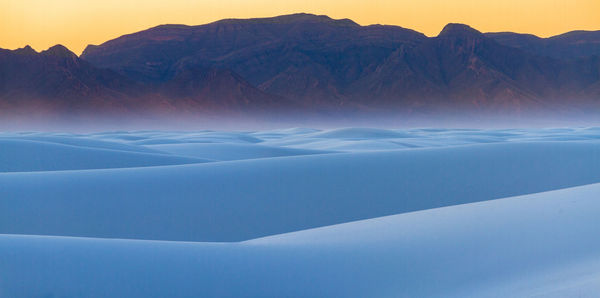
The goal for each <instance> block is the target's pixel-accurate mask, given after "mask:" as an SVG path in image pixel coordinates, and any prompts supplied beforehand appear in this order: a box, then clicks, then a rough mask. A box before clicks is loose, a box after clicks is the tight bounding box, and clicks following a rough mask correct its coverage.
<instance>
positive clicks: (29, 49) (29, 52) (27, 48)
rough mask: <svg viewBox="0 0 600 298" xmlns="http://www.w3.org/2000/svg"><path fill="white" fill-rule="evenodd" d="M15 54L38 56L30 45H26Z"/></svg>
mask: <svg viewBox="0 0 600 298" xmlns="http://www.w3.org/2000/svg"><path fill="white" fill-rule="evenodd" d="M15 53H17V54H24V55H33V54H37V52H36V51H35V50H34V49H33V48H32V47H31V46H29V45H26V46H25V47H23V48H20V49H16V50H15Z"/></svg>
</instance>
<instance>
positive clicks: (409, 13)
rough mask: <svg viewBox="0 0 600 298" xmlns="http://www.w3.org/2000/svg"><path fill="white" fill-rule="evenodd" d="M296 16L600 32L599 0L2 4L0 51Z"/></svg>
mask: <svg viewBox="0 0 600 298" xmlns="http://www.w3.org/2000/svg"><path fill="white" fill-rule="evenodd" d="M296 12H307V13H314V14H326V15H329V16H330V17H332V18H336V19H338V18H350V19H352V20H354V21H355V22H357V23H359V24H361V25H368V24H389V25H399V26H402V27H406V28H411V29H414V30H417V31H420V32H423V33H425V34H426V35H429V36H435V35H437V34H438V32H439V31H440V30H441V29H442V27H443V26H444V25H445V24H447V23H450V22H456V23H465V24H469V25H471V26H472V27H474V28H476V29H478V30H480V31H483V32H491V31H513V32H520V33H532V34H536V35H538V36H542V37H547V36H551V35H556V34H560V33H564V32H567V31H571V30H600V0H494V1H492V0H489V1H486V0H477V1H476V0H455V1H450V0H448V1H444V0H366V1H364V0H314V1H308V0H202V1H192V0H147V1H135V0H0V47H1V48H8V49H15V48H20V47H23V46H25V45H27V44H29V45H31V46H32V47H33V48H35V49H36V50H44V49H46V48H48V47H50V46H52V45H55V44H58V43H60V44H63V45H65V46H67V47H68V48H69V49H71V50H73V51H74V52H76V53H78V54H79V53H81V51H83V49H84V48H85V46H86V45H87V44H100V43H102V42H104V41H107V40H109V39H112V38H115V37H118V36H120V35H123V34H127V33H132V32H135V31H139V30H143V29H146V28H149V27H153V26H156V25H159V24H167V23H169V24H187V25H199V24H204V23H208V22H212V21H216V20H219V19H223V18H251V17H267V16H275V15H281V14H289V13H296Z"/></svg>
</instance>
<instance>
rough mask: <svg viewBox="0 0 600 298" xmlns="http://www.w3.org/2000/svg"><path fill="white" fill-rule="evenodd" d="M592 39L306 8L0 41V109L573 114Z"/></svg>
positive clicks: (584, 100) (586, 92) (593, 87)
mask: <svg viewBox="0 0 600 298" xmlns="http://www.w3.org/2000/svg"><path fill="white" fill-rule="evenodd" d="M599 39H600V37H599V32H593V31H590V32H585V31H574V32H569V33H566V34H563V35H560V36H555V37H551V38H538V37H535V36H531V35H524V34H516V33H486V34H482V33H480V32H479V31H477V30H475V29H473V28H471V27H469V26H467V25H462V24H448V25H447V26H446V27H444V28H443V30H442V31H441V32H440V34H439V35H438V36H436V37H426V36H425V35H423V34H421V33H419V32H416V31H413V30H410V29H405V28H401V27H397V26H383V25H371V26H360V25H358V24H356V23H355V22H353V21H351V20H348V19H342V20H334V19H331V18H329V17H327V16H317V15H310V14H294V15H285V16H279V17H274V18H262V19H227V20H222V21H218V22H214V23H210V24H206V25H201V26H184V25H162V26H158V27H154V28H151V29H148V30H144V31H141V32H137V33H134V34H129V35H125V36H122V37H119V38H116V39H114V40H110V41H107V42H105V43H103V44H101V45H97V46H95V45H90V46H88V47H87V48H86V49H85V51H84V52H83V54H82V55H81V56H80V57H77V56H76V55H75V54H73V53H72V52H70V51H69V50H68V49H67V48H65V47H63V46H60V45H59V46H54V47H52V48H50V49H48V50H46V51H42V52H39V53H38V52H36V51H34V50H33V49H31V48H29V47H26V48H22V49H18V50H12V51H11V50H1V51H0V106H1V107H2V114H3V115H4V116H11V117H16V118H18V117H23V115H25V116H27V117H29V116H35V115H37V116H39V117H45V118H52V117H54V118H57V119H64V118H76V119H87V118H89V117H92V118H93V117H99V116H100V115H102V116H106V117H109V116H114V117H117V118H119V117H122V116H126V117H132V118H135V117H140V118H144V117H147V116H155V117H166V118H169V117H179V118H182V117H183V118H192V119H194V118H196V117H199V116H202V117H208V116H211V115H212V116H214V115H234V116H236V117H246V116H248V117H250V118H265V117H266V118H273V119H275V120H277V118H284V119H285V118H287V117H291V116H289V115H303V116H302V117H309V118H310V117H313V118H323V119H327V118H328V117H334V118H335V117H342V118H343V117H345V116H348V115H359V116H364V115H380V114H381V113H385V114H388V115H389V114H392V115H394V114H395V115H402V117H409V118H410V117H413V118H414V117H421V116H423V117H427V116H431V115H448V114H456V113H459V114H460V113H465V112H468V113H471V114H474V115H491V116H494V117H495V116H498V115H500V116H502V115H510V116H515V115H516V116H518V117H523V115H525V116H524V117H528V115H538V114H542V115H544V114H553V115H558V116H559V117H565V115H568V116H569V117H571V116H573V117H578V116H581V115H585V114H586V113H589V112H590V111H593V110H594V109H597V108H598V98H600V58H598V55H599V54H600V46H599V44H600V43H598V40H599ZM274 115H278V116H274ZM353 117H354V116H353Z"/></svg>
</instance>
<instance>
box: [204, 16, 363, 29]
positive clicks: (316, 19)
mask: <svg viewBox="0 0 600 298" xmlns="http://www.w3.org/2000/svg"><path fill="white" fill-rule="evenodd" d="M216 23H221V24H236V23H271V24H293V23H331V24H336V25H345V26H359V25H358V24H357V23H355V22H354V21H352V20H350V19H339V20H336V19H332V18H330V17H329V16H326V15H315V14H310V13H295V14H288V15H281V16H276V17H268V18H254V19H224V20H220V21H217V22H216Z"/></svg>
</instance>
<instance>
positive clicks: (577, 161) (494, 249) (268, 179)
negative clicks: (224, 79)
mask: <svg viewBox="0 0 600 298" xmlns="http://www.w3.org/2000/svg"><path fill="white" fill-rule="evenodd" d="M599 169H600V129H599V128H557V129H496V130H477V129H451V130H448V129H430V128H421V129H409V130H385V129H366V128H344V129H332V130H315V129H304V128H296V129H281V130H271V131H247V132H219V131H193V132H183V131H182V132H166V131H137V132H100V133H90V134H69V133H3V134H0V297H2V298H3V297H16V298H20V297H597V293H599V292H600V229H599V228H598V227H599V226H600V225H599V223H600V220H599V219H598V214H600V170H599ZM109 238H112V239H109Z"/></svg>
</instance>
